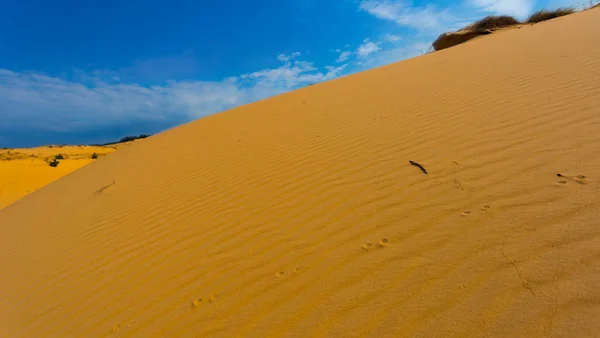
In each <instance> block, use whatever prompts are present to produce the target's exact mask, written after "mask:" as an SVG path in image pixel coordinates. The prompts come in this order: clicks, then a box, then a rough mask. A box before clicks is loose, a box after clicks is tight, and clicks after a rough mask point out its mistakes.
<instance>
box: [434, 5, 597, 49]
mask: <svg viewBox="0 0 600 338" xmlns="http://www.w3.org/2000/svg"><path fill="white" fill-rule="evenodd" d="M596 6H597V5H594V4H593V3H590V5H589V6H586V8H588V9H589V8H593V7H596ZM575 12H576V10H575V8H572V7H568V8H558V9H556V10H553V11H549V10H540V11H537V12H535V13H533V14H532V15H531V16H530V17H529V18H527V20H525V21H523V22H521V21H519V20H517V19H515V18H513V17H512V16H507V15H502V16H487V17H485V18H483V19H481V20H479V21H476V22H474V23H472V24H470V25H468V26H466V27H464V28H462V29H460V30H458V31H456V32H449V33H443V34H441V35H440V36H439V37H438V38H437V39H436V40H435V41H434V42H433V43H432V46H433V49H434V50H435V51H438V50H442V49H446V48H449V47H452V46H456V45H458V44H461V43H464V42H466V41H469V40H471V39H473V38H476V37H478V36H481V35H487V34H491V33H492V32H493V31H495V30H498V29H503V28H508V27H515V26H519V25H524V24H535V23H539V22H542V21H547V20H551V19H555V18H558V17H561V16H565V15H569V14H572V13H575Z"/></svg>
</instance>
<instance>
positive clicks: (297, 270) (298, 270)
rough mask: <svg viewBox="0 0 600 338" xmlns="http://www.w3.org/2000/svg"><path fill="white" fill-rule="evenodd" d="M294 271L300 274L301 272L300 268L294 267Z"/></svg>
mask: <svg viewBox="0 0 600 338" xmlns="http://www.w3.org/2000/svg"><path fill="white" fill-rule="evenodd" d="M292 273H295V274H299V273H300V268H294V270H293V271H292Z"/></svg>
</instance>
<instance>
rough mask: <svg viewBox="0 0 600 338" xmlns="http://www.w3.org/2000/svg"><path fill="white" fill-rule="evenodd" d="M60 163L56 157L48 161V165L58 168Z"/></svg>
mask: <svg viewBox="0 0 600 338" xmlns="http://www.w3.org/2000/svg"><path fill="white" fill-rule="evenodd" d="M59 163H60V161H58V160H57V159H54V160H52V162H50V163H48V165H49V166H51V167H54V168H56V167H57V166H58V164H59Z"/></svg>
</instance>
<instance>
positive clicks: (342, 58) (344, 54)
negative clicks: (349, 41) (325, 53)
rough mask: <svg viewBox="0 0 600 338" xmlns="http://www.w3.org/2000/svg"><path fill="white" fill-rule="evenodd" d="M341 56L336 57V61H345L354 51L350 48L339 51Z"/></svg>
mask: <svg viewBox="0 0 600 338" xmlns="http://www.w3.org/2000/svg"><path fill="white" fill-rule="evenodd" d="M339 53H340V56H338V57H337V59H335V61H336V62H338V63H339V62H345V61H347V60H348V59H349V58H350V56H352V52H351V51H349V50H345V51H339Z"/></svg>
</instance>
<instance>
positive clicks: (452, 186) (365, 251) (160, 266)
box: [0, 9, 600, 337]
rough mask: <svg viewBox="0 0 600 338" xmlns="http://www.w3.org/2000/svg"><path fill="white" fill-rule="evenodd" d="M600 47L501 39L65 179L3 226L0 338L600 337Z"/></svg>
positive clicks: (260, 108)
mask: <svg viewBox="0 0 600 338" xmlns="http://www.w3.org/2000/svg"><path fill="white" fill-rule="evenodd" d="M598 41H600V10H598V9H593V10H589V11H585V12H581V13H575V14H572V15H568V16H565V17H562V18H558V19H555V20H551V21H547V22H543V23H540V24H536V25H533V26H525V27H522V28H521V29H518V30H507V31H504V32H500V33H494V34H492V35H489V36H487V37H486V38H482V39H476V40H473V41H471V42H469V43H467V44H463V45H459V46H456V47H453V48H450V49H447V50H443V51H440V52H436V53H432V54H427V55H424V56H422V57H418V58H413V59H410V60H406V61H403V62H399V63H396V64H393V65H389V66H386V67H381V68H378V69H373V70H370V71H366V72H363V73H359V74H355V75H352V76H348V77H344V78H341V79H337V80H333V81H329V82H326V83H321V84H317V85H314V86H310V87H307V88H303V89H300V90H297V91H294V92H291V93H288V94H285V95H281V96H277V97H274V98H271V99H268V100H265V101H261V102H257V103H254V104H250V105H246V106H243V107H239V108H236V109H232V110H230V111H227V112H225V113H222V114H217V115H213V116H209V117H206V118H203V119H200V120H198V121H195V122H192V123H189V124H186V125H183V126H180V127H177V128H174V129H171V130H168V131H166V132H163V133H160V134H157V135H154V136H153V137H151V138H148V139H146V140H144V141H143V142H139V143H134V144H132V145H131V146H128V147H125V148H123V149H121V150H119V151H118V152H115V153H113V154H111V155H110V156H107V157H105V158H102V159H101V160H100V161H96V162H95V163H92V164H90V165H87V166H85V167H83V168H81V169H79V170H77V171H74V172H72V173H70V174H69V175H68V176H66V177H63V178H61V179H59V180H57V181H55V182H53V183H51V184H49V185H47V186H45V187H43V188H41V189H39V190H37V191H36V192H34V193H32V194H30V195H27V196H25V197H24V198H22V199H20V200H18V201H16V202H15V203H13V204H11V205H9V206H7V207H6V208H4V209H2V210H0V256H1V257H2V260H1V262H2V263H1V264H2V265H0V271H2V278H1V279H0V336H2V337H108V336H111V337H134V336H135V337H237V336H251V337H279V336H286V337H323V336H329V337H354V336H373V337H405V336H406V337H591V336H597V335H598V332H600V288H599V287H598V281H599V280H600V226H599V223H598V222H599V220H600V190H599V188H600V185H599V181H598V180H599V178H600V133H599V130H600V77H599V76H600V75H599V74H600V44H599V43H598ZM409 161H414V162H416V163H418V164H420V165H422V166H423V168H425V169H426V171H427V172H428V173H427V174H425V173H424V172H423V171H422V170H421V169H420V168H419V167H417V166H416V165H411V164H410V163H409ZM59 168H60V167H59Z"/></svg>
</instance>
